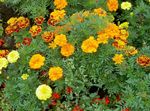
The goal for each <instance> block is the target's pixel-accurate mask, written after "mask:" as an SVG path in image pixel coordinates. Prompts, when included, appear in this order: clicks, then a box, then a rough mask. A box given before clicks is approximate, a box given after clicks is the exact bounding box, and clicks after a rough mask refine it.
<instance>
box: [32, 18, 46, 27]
mask: <svg viewBox="0 0 150 111" xmlns="http://www.w3.org/2000/svg"><path fill="white" fill-rule="evenodd" d="M44 20H45V18H44V17H42V16H39V17H36V18H35V19H34V22H35V23H36V24H37V25H42V23H43V22H44Z"/></svg>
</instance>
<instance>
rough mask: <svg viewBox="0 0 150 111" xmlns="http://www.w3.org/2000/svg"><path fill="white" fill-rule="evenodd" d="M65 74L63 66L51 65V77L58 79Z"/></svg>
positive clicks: (51, 78) (54, 79)
mask: <svg viewBox="0 0 150 111" xmlns="http://www.w3.org/2000/svg"><path fill="white" fill-rule="evenodd" d="M62 76H63V69H62V68H61V67H51V68H50V69H49V79H50V80H52V81H56V80H58V79H60V78H62Z"/></svg>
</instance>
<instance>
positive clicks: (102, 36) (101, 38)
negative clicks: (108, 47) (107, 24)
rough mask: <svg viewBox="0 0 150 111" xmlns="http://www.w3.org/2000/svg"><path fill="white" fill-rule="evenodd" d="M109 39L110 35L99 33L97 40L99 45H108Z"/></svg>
mask: <svg viewBox="0 0 150 111" xmlns="http://www.w3.org/2000/svg"><path fill="white" fill-rule="evenodd" d="M108 38H109V36H108V34H107V33H105V32H101V33H99V35H98V38H97V42H98V43H99V44H101V43H102V44H107V43H108Z"/></svg>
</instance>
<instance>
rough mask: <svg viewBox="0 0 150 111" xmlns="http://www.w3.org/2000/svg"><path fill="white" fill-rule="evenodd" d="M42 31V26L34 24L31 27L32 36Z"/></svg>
mask: <svg viewBox="0 0 150 111" xmlns="http://www.w3.org/2000/svg"><path fill="white" fill-rule="evenodd" d="M41 31H42V28H41V26H38V25H34V26H32V27H31V28H30V30H29V33H30V34H31V36H32V37H35V36H37V35H38V34H39V33H40V32H41Z"/></svg>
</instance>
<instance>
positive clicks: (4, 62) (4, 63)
mask: <svg viewBox="0 0 150 111" xmlns="http://www.w3.org/2000/svg"><path fill="white" fill-rule="evenodd" d="M7 66H8V61H7V59H6V58H4V57H2V58H0V70H2V68H6V67H7Z"/></svg>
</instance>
